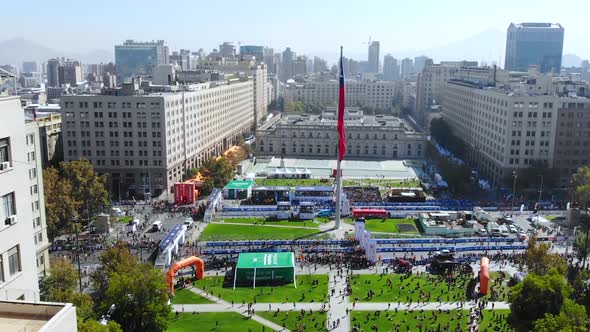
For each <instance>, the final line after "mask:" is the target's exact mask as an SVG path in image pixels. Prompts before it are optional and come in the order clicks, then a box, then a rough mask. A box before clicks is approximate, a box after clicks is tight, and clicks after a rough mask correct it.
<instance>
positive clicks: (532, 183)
mask: <svg viewBox="0 0 590 332" xmlns="http://www.w3.org/2000/svg"><path fill="white" fill-rule="evenodd" d="M541 177H542V180H543V188H545V190H546V189H547V188H554V187H555V185H556V184H557V172H556V170H555V169H554V168H549V167H548V166H547V165H546V164H545V163H543V162H540V161H533V162H532V164H530V165H529V167H528V168H526V169H524V170H522V171H518V180H517V181H516V191H517V192H518V193H523V192H525V191H526V190H527V189H528V193H529V197H531V198H533V199H535V200H536V199H538V197H539V192H538V190H539V189H540V188H541ZM513 181H514V178H513V176H512V173H509V174H506V176H505V177H504V178H503V179H502V184H503V185H504V186H505V187H508V188H512V186H513V184H514V182H513Z"/></svg>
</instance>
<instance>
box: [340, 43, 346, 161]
mask: <svg viewBox="0 0 590 332" xmlns="http://www.w3.org/2000/svg"><path fill="white" fill-rule="evenodd" d="M344 93H345V90H344V66H343V64H342V47H340V95H339V97H338V161H342V159H344V155H345V154H346V128H344V104H345V101H344V99H345V97H344Z"/></svg>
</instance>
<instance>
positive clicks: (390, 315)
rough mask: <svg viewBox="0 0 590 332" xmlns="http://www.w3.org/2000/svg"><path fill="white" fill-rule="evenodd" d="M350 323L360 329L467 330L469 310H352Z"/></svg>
mask: <svg viewBox="0 0 590 332" xmlns="http://www.w3.org/2000/svg"><path fill="white" fill-rule="evenodd" d="M350 325H351V327H352V326H355V325H356V326H360V330H361V331H424V330H426V329H429V330H431V331H437V330H438V331H467V330H468V325H469V311H467V310H451V311H449V312H448V313H447V312H444V311H443V312H440V313H438V312H437V311H424V312H420V311H418V310H415V311H398V312H395V311H381V312H379V314H378V315H376V314H375V312H374V311H353V312H352V314H351V318H350ZM372 327H373V329H371V328H372ZM374 327H377V329H376V330H375V329H374Z"/></svg>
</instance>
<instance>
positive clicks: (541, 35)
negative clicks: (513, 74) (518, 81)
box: [504, 23, 564, 73]
mask: <svg viewBox="0 0 590 332" xmlns="http://www.w3.org/2000/svg"><path fill="white" fill-rule="evenodd" d="M563 33H564V29H563V27H562V26H561V24H559V23H510V26H509V27H508V33H507V36H506V59H505V64H504V69H506V70H509V71H522V72H526V71H527V70H528V68H529V66H531V65H536V66H537V67H538V68H539V71H540V72H541V73H549V72H551V71H553V72H554V73H559V71H560V70H561V55H562V51H563Z"/></svg>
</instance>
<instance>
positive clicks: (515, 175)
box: [510, 170, 518, 217]
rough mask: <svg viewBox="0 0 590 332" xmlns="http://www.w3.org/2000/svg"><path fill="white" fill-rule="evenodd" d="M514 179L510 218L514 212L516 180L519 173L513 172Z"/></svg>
mask: <svg viewBox="0 0 590 332" xmlns="http://www.w3.org/2000/svg"><path fill="white" fill-rule="evenodd" d="M512 177H513V178H514V184H513V185H512V205H511V206H510V216H511V217H512V213H513V211H514V200H515V199H516V179H518V172H516V170H514V171H512Z"/></svg>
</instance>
